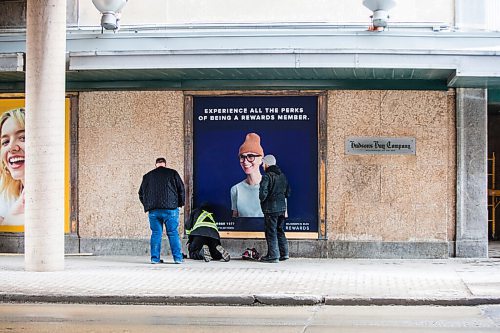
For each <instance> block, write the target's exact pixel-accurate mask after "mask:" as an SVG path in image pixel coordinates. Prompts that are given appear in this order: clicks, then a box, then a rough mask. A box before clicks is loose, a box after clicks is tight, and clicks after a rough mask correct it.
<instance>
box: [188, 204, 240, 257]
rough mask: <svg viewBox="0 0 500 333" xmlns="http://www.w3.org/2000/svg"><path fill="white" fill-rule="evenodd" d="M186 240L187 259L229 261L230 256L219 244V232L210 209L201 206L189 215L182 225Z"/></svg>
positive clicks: (203, 205)
mask: <svg viewBox="0 0 500 333" xmlns="http://www.w3.org/2000/svg"><path fill="white" fill-rule="evenodd" d="M184 229H185V230H186V233H187V235H188V236H189V238H188V244H187V245H188V251H189V258H191V259H195V260H205V261H206V262H208V261H210V260H212V259H214V260H221V259H222V260H223V261H229V260H230V259H231V256H230V255H229V252H227V251H226V249H224V248H223V247H222V245H221V243H220V236H219V230H218V229H217V224H216V223H215V220H214V217H213V214H212V213H210V208H209V207H208V206H207V205H205V204H202V205H201V207H200V208H196V209H195V210H193V212H192V213H191V216H190V217H189V220H187V221H186V223H185V224H184Z"/></svg>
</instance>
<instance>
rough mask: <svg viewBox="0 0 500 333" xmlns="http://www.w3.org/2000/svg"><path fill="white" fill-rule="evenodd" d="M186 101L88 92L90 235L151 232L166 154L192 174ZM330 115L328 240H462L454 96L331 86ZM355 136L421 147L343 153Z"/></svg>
mask: <svg viewBox="0 0 500 333" xmlns="http://www.w3.org/2000/svg"><path fill="white" fill-rule="evenodd" d="M183 103H184V100H183V93H182V92H171V91H161V92H147V91H144V92H130V91H127V92H85V93H81V94H80V97H79V124H78V125H79V152H78V154H79V156H78V178H79V179H78V190H79V198H78V199H79V224H80V228H79V231H80V235H81V236H82V237H89V238H90V237H98V238H147V237H149V234H150V231H149V226H148V222H147V216H146V214H145V213H144V212H143V210H142V206H141V204H140V202H139V200H138V195H137V191H138V188H139V185H140V182H141V178H142V175H143V174H144V173H146V172H147V171H149V170H151V169H152V168H153V167H154V159H155V158H156V157H157V156H160V155H163V156H165V157H166V158H167V160H168V164H169V166H170V167H173V168H174V169H176V170H178V171H179V173H180V174H181V177H184V158H185V157H184V129H183V126H184V118H183V115H184V111H183V110H184V104H183ZM327 115H328V140H327V156H328V157H327V187H326V189H327V193H326V195H327V216H326V218H327V235H328V238H329V239H331V240H346V241H348V240H350V241H402V242H405V241H446V240H453V239H454V237H455V235H454V230H455V183H456V181H455V174H456V165H455V163H456V162H455V161H456V158H455V148H456V147H455V142H456V138H455V99H454V93H453V92H443V91H330V92H329V93H328V112H327ZM349 136H387V137H399V136H410V137H415V138H416V147H417V148H416V149H417V153H416V155H400V156H398V155H379V156H368V155H365V156H362V155H357V156H355V155H345V153H344V140H345V138H347V137H349ZM182 218H183V217H182V216H181V221H182Z"/></svg>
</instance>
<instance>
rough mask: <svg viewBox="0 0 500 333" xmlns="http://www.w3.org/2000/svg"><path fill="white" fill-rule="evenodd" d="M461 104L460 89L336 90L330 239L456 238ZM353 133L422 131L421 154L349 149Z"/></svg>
mask: <svg viewBox="0 0 500 333" xmlns="http://www.w3.org/2000/svg"><path fill="white" fill-rule="evenodd" d="M454 110H455V106H454V94H453V92H442V91H330V92H329V94H328V142H327V154H328V160H327V221H328V222H327V223H328V225H327V235H328V238H329V239H331V240H345V241H403V242H405V241H446V240H452V239H453V238H454V231H453V230H454V226H455V172H456V171H455V168H456V163H455V160H456V159H455V148H456V147H455V142H456V140H455V114H454V112H455V111H454ZM349 136H360V137H361V136H381V137H401V136H409V137H415V138H416V155H346V154H345V153H344V141H345V139H346V138H347V137H349Z"/></svg>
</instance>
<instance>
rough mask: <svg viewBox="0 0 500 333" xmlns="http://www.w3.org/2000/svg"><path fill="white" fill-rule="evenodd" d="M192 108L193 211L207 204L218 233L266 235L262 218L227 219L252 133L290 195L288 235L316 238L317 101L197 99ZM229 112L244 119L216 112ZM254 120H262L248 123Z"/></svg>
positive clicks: (310, 98) (301, 98) (312, 98)
mask: <svg viewBox="0 0 500 333" xmlns="http://www.w3.org/2000/svg"><path fill="white" fill-rule="evenodd" d="M193 104H194V105H193V106H194V107H193V133H194V135H193V174H194V179H193V207H197V206H199V205H200V204H201V203H203V202H206V203H209V204H210V205H211V207H212V209H214V213H215V218H216V221H217V222H218V227H219V230H221V231H263V230H264V220H263V218H242V217H239V218H233V217H231V198H230V189H231V187H232V186H233V185H235V184H236V183H238V182H240V181H242V180H243V179H245V174H244V172H243V170H242V169H241V166H240V163H239V159H238V150H239V147H240V145H241V144H242V143H243V141H244V140H245V136H246V134H247V133H250V132H255V133H257V134H258V135H259V136H260V137H261V145H262V147H263V149H264V154H273V155H274V156H275V157H276V159H277V165H278V166H279V167H280V168H281V169H282V171H283V172H284V173H285V175H286V176H287V178H288V181H289V183H290V186H291V189H292V195H291V197H290V198H289V199H288V219H287V222H286V231H287V232H317V231H318V118H317V112H318V98H317V97H316V96H249V97H247V96H245V97H241V96H234V97H233V96H220V97H195V98H194V101H193ZM230 108H232V109H239V110H240V112H242V113H224V112H223V111H220V110H219V109H230ZM245 108H246V111H244V112H243V111H242V110H244V109H245ZM266 108H268V110H267V111H268V112H266ZM269 111H271V112H269ZM235 115H238V120H235ZM252 115H253V116H254V117H255V118H259V117H256V116H260V118H261V119H259V120H248V119H249V118H250V116H252ZM279 115H281V117H278V116H279ZM241 116H245V117H243V118H244V120H242V119H241V118H242V117H241ZM271 116H272V117H271ZM216 117H218V118H216ZM284 117H290V118H291V120H283V118H284ZM272 118H274V120H272ZM278 118H281V119H278ZM294 118H295V119H294ZM263 119H266V120H263ZM261 170H262V169H261ZM261 173H263V171H261Z"/></svg>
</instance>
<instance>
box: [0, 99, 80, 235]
mask: <svg viewBox="0 0 500 333" xmlns="http://www.w3.org/2000/svg"><path fill="white" fill-rule="evenodd" d="M20 107H24V96H23V95H22V94H14V95H12V94H10V95H7V94H4V95H2V94H0V114H2V113H4V112H5V111H8V110H12V109H17V108H20ZM70 107H71V106H70V99H69V98H66V99H65V109H66V124H65V131H66V142H65V156H66V157H65V163H64V164H65V165H64V184H65V189H64V216H65V218H64V232H65V233H69V213H70V201H69V198H70V188H71V184H70V177H69V173H70V156H69V154H70ZM0 232H24V226H2V225H0Z"/></svg>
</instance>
